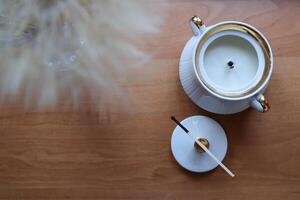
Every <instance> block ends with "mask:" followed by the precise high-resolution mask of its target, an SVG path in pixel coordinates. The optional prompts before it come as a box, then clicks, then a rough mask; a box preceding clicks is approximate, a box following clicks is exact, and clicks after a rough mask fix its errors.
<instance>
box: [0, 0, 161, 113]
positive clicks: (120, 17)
mask: <svg viewBox="0 0 300 200" xmlns="http://www.w3.org/2000/svg"><path fill="white" fill-rule="evenodd" d="M144 4H145V2H143V1H138V0H0V90H1V94H2V95H1V96H2V97H5V96H6V95H10V94H14V95H16V94H18V95H19V94H22V95H23V97H24V103H25V104H26V105H29V106H39V107H47V106H53V105H55V104H56V103H57V102H58V100H59V99H61V98H62V97H67V99H68V101H69V102H68V103H71V104H72V105H74V106H76V105H77V104H78V100H79V99H80V98H81V96H82V94H83V93H84V94H85V95H86V94H88V95H90V96H91V98H94V97H93V94H95V93H98V92H101V91H102V90H106V91H110V90H111V87H112V85H113V77H112V74H114V73H122V71H124V70H125V71H126V70H127V69H125V68H124V65H122V62H123V61H124V60H126V59H132V58H139V59H145V58H146V57H147V56H146V54H145V53H144V52H143V51H142V50H140V49H138V48H137V47H136V46H135V45H134V43H135V42H136V40H137V39H138V38H139V37H140V36H143V35H144V34H153V33H155V32H157V29H158V27H157V26H158V22H159V19H158V16H157V15H156V14H151V13H150V11H149V10H147V8H146V7H145V6H144ZM87 88H92V89H96V91H97V92H89V90H87ZM97 95H98V94H97ZM103 95H105V93H103ZM100 96H101V94H100ZM62 99H66V98H62ZM2 100H5V99H2Z"/></svg>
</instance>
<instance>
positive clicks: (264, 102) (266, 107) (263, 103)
mask: <svg viewBox="0 0 300 200" xmlns="http://www.w3.org/2000/svg"><path fill="white" fill-rule="evenodd" d="M258 102H259V103H260V105H261V106H262V107H263V112H267V111H268V110H270V104H269V102H268V101H267V99H266V98H265V97H264V96H262V97H260V98H259V99H258Z"/></svg>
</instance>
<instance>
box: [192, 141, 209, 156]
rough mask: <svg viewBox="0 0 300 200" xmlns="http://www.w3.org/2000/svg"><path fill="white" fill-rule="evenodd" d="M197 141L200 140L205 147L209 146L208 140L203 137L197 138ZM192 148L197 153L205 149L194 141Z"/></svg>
mask: <svg viewBox="0 0 300 200" xmlns="http://www.w3.org/2000/svg"><path fill="white" fill-rule="evenodd" d="M197 140H198V141H199V142H201V143H202V144H203V145H204V146H205V147H206V148H207V149H208V148H209V142H208V140H207V139H205V138H197ZM194 148H195V149H196V151H197V152H198V153H204V152H205V151H204V150H203V149H202V148H201V147H200V146H199V145H198V144H197V143H196V142H195V143H194Z"/></svg>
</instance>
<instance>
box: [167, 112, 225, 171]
mask: <svg viewBox="0 0 300 200" xmlns="http://www.w3.org/2000/svg"><path fill="white" fill-rule="evenodd" d="M181 123H182V124H183V125H184V126H185V127H186V128H187V129H188V130H190V132H191V134H192V135H193V136H194V137H196V138H197V139H199V141H200V142H201V143H202V144H204V145H205V146H206V147H207V148H208V149H209V150H210V151H211V152H212V153H213V154H214V155H215V156H216V158H217V159H218V160H220V161H222V160H223V159H224V158H225V155H226V152H227V137H226V134H225V131H224V129H223V128H222V127H221V125H220V124H219V123H218V122H216V121H215V120H213V119H211V118H209V117H206V116H202V115H196V116H191V117H188V118H186V119H184V120H183V121H181ZM194 143H195V142H194V141H193V140H192V139H191V138H190V137H189V136H188V135H187V134H185V133H184V131H183V130H182V129H181V128H180V127H179V126H177V127H176V128H175V129H174V131H173V134H172V137H171V151H172V154H173V156H174V158H175V160H176V161H177V162H178V164H179V165H181V166H182V167H183V168H185V169H186V170H188V171H191V172H208V171H210V170H212V169H214V168H216V167H217V166H218V164H217V163H216V162H215V161H214V160H213V159H212V158H211V157H210V156H209V155H208V154H207V153H205V152H203V151H201V149H199V148H197V147H198V146H197V145H195V144H194Z"/></svg>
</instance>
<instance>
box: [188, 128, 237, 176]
mask: <svg viewBox="0 0 300 200" xmlns="http://www.w3.org/2000/svg"><path fill="white" fill-rule="evenodd" d="M188 135H189V136H190V137H191V138H192V139H193V140H194V141H195V142H196V143H197V144H198V145H199V146H200V147H201V148H202V149H203V150H204V151H205V152H206V153H207V154H208V155H209V156H210V157H211V158H212V159H213V160H214V161H216V162H217V163H218V165H220V166H221V167H222V168H223V169H224V170H225V171H226V172H227V173H228V174H229V175H230V176H231V177H234V176H235V175H234V174H233V173H232V172H231V171H230V170H229V169H228V168H227V167H226V166H225V165H224V164H223V163H222V162H221V161H219V160H218V158H216V156H215V155H214V154H212V153H211V152H210V150H208V149H207V148H206V146H205V145H204V144H202V143H201V142H200V141H198V140H197V139H196V138H195V137H194V136H193V135H192V134H190V133H188Z"/></svg>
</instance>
